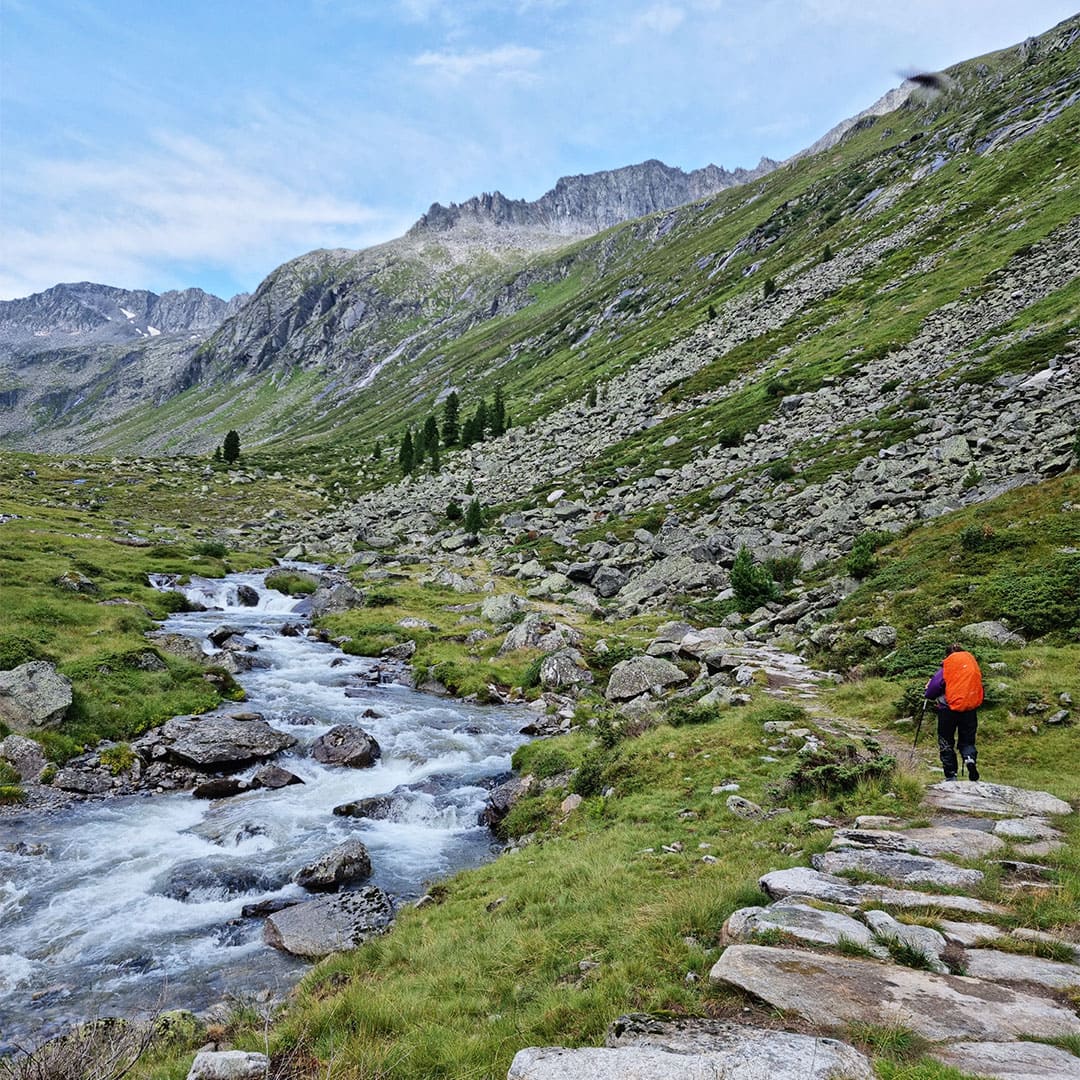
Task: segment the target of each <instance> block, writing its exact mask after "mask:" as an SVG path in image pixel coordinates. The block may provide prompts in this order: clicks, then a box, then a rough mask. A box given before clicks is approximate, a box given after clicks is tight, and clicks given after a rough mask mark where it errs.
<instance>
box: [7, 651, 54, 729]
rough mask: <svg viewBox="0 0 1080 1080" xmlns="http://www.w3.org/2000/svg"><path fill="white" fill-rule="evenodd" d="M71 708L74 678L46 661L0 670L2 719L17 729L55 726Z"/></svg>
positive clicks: (33, 661) (31, 662)
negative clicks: (72, 681)
mask: <svg viewBox="0 0 1080 1080" xmlns="http://www.w3.org/2000/svg"><path fill="white" fill-rule="evenodd" d="M69 708H71V681H70V680H69V679H68V678H67V676H65V675H61V674H60V672H59V671H57V670H56V668H55V666H54V665H52V664H50V663H48V661H45V660H31V661H30V663H28V664H20V665H19V666H18V667H17V668H12V669H11V670H10V671H0V721H3V722H4V723H5V724H7V726H8V727H9V728H11V729H12V730H13V731H16V732H20V731H21V732H25V731H33V730H34V729H35V728H44V727H55V726H56V725H57V724H59V723H60V722H61V721H62V720H63V719H64V717H65V716H66V715H67V711H68V709H69Z"/></svg>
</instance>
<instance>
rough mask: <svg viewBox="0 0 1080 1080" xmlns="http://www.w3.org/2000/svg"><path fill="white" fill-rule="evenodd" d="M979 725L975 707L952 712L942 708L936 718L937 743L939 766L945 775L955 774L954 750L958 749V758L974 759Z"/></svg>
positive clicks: (956, 763)
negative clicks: (939, 756)
mask: <svg viewBox="0 0 1080 1080" xmlns="http://www.w3.org/2000/svg"><path fill="white" fill-rule="evenodd" d="M978 727H979V717H978V713H977V712H976V710H975V709H969V710H968V711H967V712H953V711H952V709H942V710H941V711H940V712H939V713H938V718H937V745H938V753H939V754H940V755H941V767H942V768H943V769H944V770H945V775H946V776H955V775H956V770H957V765H958V762H957V760H956V751H957V750H958V749H959V751H960V760H961V761H963V760H964V759H966V758H971V759H972V761H974V760H975V758H976V756H977V754H976V751H975V732H976V730H977V729H978Z"/></svg>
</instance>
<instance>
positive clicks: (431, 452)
mask: <svg viewBox="0 0 1080 1080" xmlns="http://www.w3.org/2000/svg"><path fill="white" fill-rule="evenodd" d="M428 461H429V462H430V465H429V468H430V469H431V475H432V476H438V475H439V472H440V471H441V470H442V459H441V458H440V456H439V440H438V439H436V440H435V441H434V442H433V443H431V444H430V445H429V446H428Z"/></svg>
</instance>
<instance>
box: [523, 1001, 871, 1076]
mask: <svg viewBox="0 0 1080 1080" xmlns="http://www.w3.org/2000/svg"><path fill="white" fill-rule="evenodd" d="M607 1042H608V1045H607V1046H604V1047H584V1048H582V1049H578V1050H569V1049H566V1048H564V1047H560V1046H544V1047H529V1048H528V1049H525V1050H519V1051H518V1053H517V1054H516V1055H515V1056H514V1060H513V1063H512V1064H511V1066H510V1071H509V1073H507V1080H717V1078H718V1077H739V1078H740V1080H833V1078H834V1077H838V1076H843V1077H845V1078H850V1080H873V1077H874V1072H873V1069H872V1067H871V1065H870V1062H869V1061H868V1060H867V1058H866V1057H865V1056H864V1055H863V1054H861V1053H859V1051H858V1050H856V1049H855V1048H854V1047H851V1046H848V1045H847V1044H846V1043H842V1042H839V1041H837V1040H836V1039H828V1038H817V1037H814V1036H811V1035H796V1034H792V1033H789V1032H786V1031H774V1030H771V1029H769V1028H756V1027H749V1026H744V1025H742V1024H734V1023H731V1022H730V1021H721V1020H674V1021H664V1020H659V1019H656V1018H652V1017H640V1016H629V1017H620V1018H619V1019H618V1020H616V1021H615V1023H614V1024H612V1025H611V1028H610V1030H609V1032H608V1038H607Z"/></svg>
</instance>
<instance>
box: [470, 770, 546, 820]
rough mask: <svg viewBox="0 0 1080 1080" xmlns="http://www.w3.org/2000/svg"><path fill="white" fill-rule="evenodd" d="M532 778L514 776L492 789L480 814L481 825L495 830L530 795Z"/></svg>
mask: <svg viewBox="0 0 1080 1080" xmlns="http://www.w3.org/2000/svg"><path fill="white" fill-rule="evenodd" d="M532 784H533V778H532V777H531V776H514V777H511V779H509V780H507V781H505V783H502V784H499V786H498V787H496V788H492V791H491V794H490V795H489V796H488V797H487V801H486V802H485V803H484V809H483V810H482V811H481V813H480V824H481V825H486V826H487V827H488V828H489V829H493V828H495V826H497V825H498V824H499V822H500V821H502V819H503V818H504V817H506V815H507V814H509V813H510V811H511V810H513V808H514V806H515V805H516V804H517V803H518V801H519V800H520V799H522V798H524V796H526V795H527V794H528V793H529V789H530V788H531V787H532Z"/></svg>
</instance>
